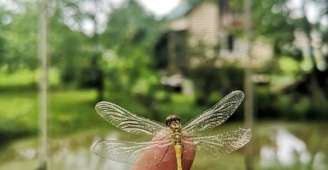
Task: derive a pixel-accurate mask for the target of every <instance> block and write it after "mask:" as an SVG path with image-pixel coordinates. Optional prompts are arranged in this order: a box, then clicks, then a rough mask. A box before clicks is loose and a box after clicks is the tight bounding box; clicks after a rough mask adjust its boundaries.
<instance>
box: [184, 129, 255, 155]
mask: <svg viewBox="0 0 328 170" xmlns="http://www.w3.org/2000/svg"><path fill="white" fill-rule="evenodd" d="M251 136H252V132H251V130H250V129H242V128H239V129H238V130H235V131H229V132H225V133H222V134H218V135H213V136H202V137H191V138H190V139H191V140H192V141H193V143H194V144H195V146H196V158H198V159H212V158H218V157H221V156H224V155H226V154H229V153H231V152H233V151H235V150H237V149H239V148H241V147H243V146H244V145H245V144H246V143H248V142H249V140H250V139H251Z"/></svg>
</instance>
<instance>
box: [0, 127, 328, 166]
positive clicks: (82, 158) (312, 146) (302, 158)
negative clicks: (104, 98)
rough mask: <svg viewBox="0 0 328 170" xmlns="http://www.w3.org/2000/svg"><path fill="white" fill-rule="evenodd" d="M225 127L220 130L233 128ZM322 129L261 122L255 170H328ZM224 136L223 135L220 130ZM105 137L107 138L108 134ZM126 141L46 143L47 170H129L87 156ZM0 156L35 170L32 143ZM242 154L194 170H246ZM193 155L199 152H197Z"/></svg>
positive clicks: (84, 136)
mask: <svg viewBox="0 0 328 170" xmlns="http://www.w3.org/2000/svg"><path fill="white" fill-rule="evenodd" d="M238 127H242V124H229V125H227V126H224V127H222V128H220V129H221V131H222V129H227V130H230V129H236V128H238ZM327 128H328V125H325V124H319V125H318V124H300V123H296V124H290V123H262V124H259V125H257V126H256V127H254V129H253V137H252V142H253V146H254V148H253V150H254V160H255V167H256V169H315V170H327V169H328V163H327V162H328V158H327V153H328V151H327V150H328V147H327V143H328V134H327V133H325V132H324V129H327ZM223 131H225V130H223ZM106 133H107V134H106ZM117 138H124V139H127V137H126V134H124V135H122V134H118V133H117V131H115V133H108V132H103V131H102V132H100V131H99V130H90V131H87V132H81V133H79V134H74V135H70V136H66V137H61V138H55V139H51V140H50V139H49V160H48V163H49V164H48V165H49V169H54V170H58V169H60V170H74V169H78V170H129V169H131V166H130V165H128V164H124V163H119V162H115V161H110V160H106V159H102V158H100V157H98V156H96V155H94V154H93V153H92V152H91V148H92V146H93V144H94V143H96V142H97V141H99V140H100V139H117ZM1 150H2V151H1V152H0V170H16V169H17V170H18V169H36V168H37V167H38V159H37V158H38V150H37V140H36V139H21V140H17V141H13V142H11V143H10V144H8V145H7V146H6V147H3V148H2V149H1ZM243 151H244V150H243V149H241V150H239V151H237V152H234V153H232V154H229V155H227V156H224V157H221V158H219V159H216V160H214V161H203V160H196V161H195V163H194V166H193V168H192V169H194V170H198V169H206V170H211V169H213V170H217V167H221V168H222V169H245V165H244V152H243ZM196 154H197V153H196ZM237 162H238V163H237Z"/></svg>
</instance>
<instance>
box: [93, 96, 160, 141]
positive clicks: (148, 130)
mask: <svg viewBox="0 0 328 170" xmlns="http://www.w3.org/2000/svg"><path fill="white" fill-rule="evenodd" d="M96 111H97V113H98V114H99V115H100V116H101V117H102V118H103V119H105V120H106V121H108V122H109V123H111V124H112V125H114V126H116V127H118V128H120V129H122V130H124V131H126V132H129V133H134V134H140V135H155V134H156V133H157V132H159V131H160V130H162V129H164V128H165V126H164V125H162V124H160V123H158V122H155V121H151V120H149V119H146V118H142V117H139V116H137V115H135V114H132V113H131V112H129V111H127V110H125V109H123V108H122V107H120V106H118V105H116V104H114V103H110V102H106V101H102V102H99V103H97V104H96Z"/></svg>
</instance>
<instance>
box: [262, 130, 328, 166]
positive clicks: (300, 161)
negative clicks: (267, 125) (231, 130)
mask: <svg viewBox="0 0 328 170" xmlns="http://www.w3.org/2000/svg"><path fill="white" fill-rule="evenodd" d="M268 137H269V139H270V141H271V143H272V145H270V146H269V145H264V146H262V148H261V150H260V166H261V167H262V168H272V167H277V166H279V167H295V166H296V165H298V166H299V167H304V168H305V167H306V166H305V165H309V164H310V161H311V154H310V153H309V151H308V149H307V146H306V144H305V142H304V141H302V140H301V139H299V138H297V137H296V136H295V135H293V134H292V133H290V132H289V131H288V130H286V129H284V128H280V129H278V130H276V131H275V132H273V133H271V134H269V136H268ZM317 154H319V155H316V156H314V162H313V164H312V168H314V169H325V164H324V161H325V155H324V154H323V153H317Z"/></svg>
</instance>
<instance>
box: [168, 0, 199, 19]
mask: <svg viewBox="0 0 328 170" xmlns="http://www.w3.org/2000/svg"><path fill="white" fill-rule="evenodd" d="M197 4H199V3H196V1H191V2H188V1H183V2H182V3H180V5H178V6H177V7H176V8H174V9H173V10H172V11H171V12H170V13H169V14H168V15H166V17H165V18H166V19H169V20H174V19H177V18H180V17H183V16H186V15H187V14H188V13H189V12H190V11H191V10H192V9H193V8H194V7H195V6H196V5H197Z"/></svg>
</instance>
